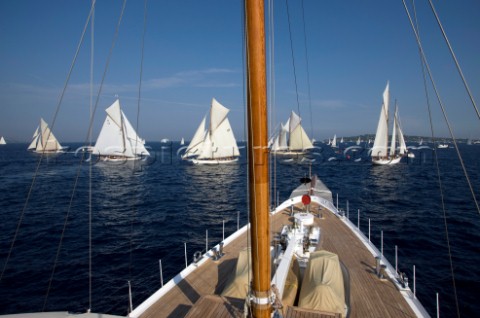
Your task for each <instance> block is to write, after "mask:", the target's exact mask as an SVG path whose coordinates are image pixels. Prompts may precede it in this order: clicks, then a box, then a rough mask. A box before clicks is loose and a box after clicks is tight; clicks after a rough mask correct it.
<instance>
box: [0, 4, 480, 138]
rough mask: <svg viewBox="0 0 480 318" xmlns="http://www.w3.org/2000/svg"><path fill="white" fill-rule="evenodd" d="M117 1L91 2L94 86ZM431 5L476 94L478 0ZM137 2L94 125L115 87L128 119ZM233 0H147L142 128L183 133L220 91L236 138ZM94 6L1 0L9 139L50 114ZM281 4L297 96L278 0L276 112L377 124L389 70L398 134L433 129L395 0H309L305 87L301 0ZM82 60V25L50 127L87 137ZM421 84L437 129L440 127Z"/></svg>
mask: <svg viewBox="0 0 480 318" xmlns="http://www.w3.org/2000/svg"><path fill="white" fill-rule="evenodd" d="M408 2H409V3H410V1H408ZM416 2H417V11H418V17H419V23H420V30H421V35H422V38H423V44H424V49H425V52H426V54H427V58H428V59H429V62H430V64H431V68H432V71H433V75H434V77H435V80H436V81H437V85H438V87H439V89H440V94H441V97H442V99H443V101H444V103H445V106H446V109H447V113H448V115H449V119H450V121H451V122H452V124H453V126H454V133H455V135H456V136H457V137H461V138H467V137H472V138H480V129H479V127H480V126H479V121H478V118H477V117H476V115H475V113H474V111H473V107H472V105H471V103H470V101H469V99H468V96H467V94H466V91H465V88H464V87H463V84H462V83H461V81H460V78H459V76H458V73H457V71H456V69H455V66H454V64H453V62H452V59H451V57H450V54H449V52H448V50H447V47H446V45H445V42H444V40H443V38H442V37H441V34H440V32H439V29H438V26H437V25H436V22H435V20H434V17H433V14H432V12H431V10H430V8H429V6H428V3H427V2H426V1H416ZM121 5H122V1H120V0H98V3H97V6H96V11H95V53H94V65H95V67H94V84H95V90H94V91H95V92H98V85H99V83H100V80H101V77H102V74H103V71H104V68H105V62H106V57H107V54H108V51H109V48H110V45H111V43H112V38H113V35H114V31H115V26H116V24H117V20H118V17H119V14H120V10H121ZM435 5H436V9H437V12H438V14H439V16H440V18H441V19H442V22H443V24H444V27H445V29H446V32H447V35H448V36H449V39H450V41H451V43H452V46H453V48H454V49H455V52H456V55H457V57H458V58H459V61H460V65H461V66H462V69H463V71H464V74H465V77H466V78H467V80H468V81H469V85H470V88H471V90H472V92H473V95H474V97H475V98H477V99H480V40H479V39H480V3H479V2H478V1H475V0H462V1H435ZM143 7H144V2H143V1H129V2H128V3H127V6H126V10H125V14H124V17H123V21H122V25H121V26H120V31H119V37H118V41H117V43H116V46H115V48H114V51H113V56H112V59H111V62H110V66H109V70H108V73H107V76H106V79H105V83H104V87H103V92H102V95H101V97H100V100H99V104H98V109H97V111H96V114H95V120H94V133H93V138H94V139H95V138H96V137H97V135H98V133H99V130H100V127H101V124H102V123H103V121H104V118H105V112H104V109H105V108H107V107H108V106H109V105H110V104H111V103H113V101H114V100H115V95H118V96H119V97H120V102H121V104H122V107H123V110H124V112H125V113H126V115H127V117H128V118H129V119H130V121H131V122H132V124H133V125H134V126H135V125H136V116H137V105H138V86H139V78H140V61H141V39H142V32H143V31H142V30H143V15H144V12H143ZM241 8H242V4H241V2H240V1H239V0H215V1H214V0H206V1H198V0H184V1H174V0H169V1H164V0H149V1H148V12H147V30H146V36H145V47H144V68H143V77H142V92H141V96H142V98H141V101H140V120H139V123H140V126H139V129H138V130H139V135H140V136H142V137H143V138H146V139H147V141H159V140H161V139H163V138H169V139H172V140H179V139H180V138H181V137H185V139H187V140H189V139H190V138H191V137H192V135H193V133H194V132H195V129H196V128H197V126H198V124H199V123H200V120H201V118H202V117H203V116H204V115H205V114H206V113H207V111H208V109H209V106H210V101H211V99H212V97H215V98H216V99H217V100H218V101H220V102H221V103H222V104H223V105H225V106H226V107H228V108H230V109H231V112H230V115H229V118H230V121H231V123H232V126H233V129H234V132H235V135H236V137H237V139H238V140H242V139H243V138H244V132H243V131H244V129H243V126H244V109H245V108H244V97H243V96H244V93H243V91H244V87H243V78H244V75H243V68H244V66H243V62H242V58H243V57H242V25H241V23H242V16H241V11H242V10H241ZM89 9H90V1H86V0H68V1H67V0H63V1H60V0H48V1H36V0H2V1H0V43H1V44H0V45H1V49H0V105H1V106H0V107H1V108H0V110H1V111H0V135H4V136H5V137H6V139H7V141H8V140H10V141H18V142H27V141H29V140H30V138H31V135H32V134H33V131H34V129H35V128H36V126H37V125H38V122H39V119H40V117H43V118H44V119H45V120H46V121H47V122H48V123H51V122H52V119H53V116H54V112H55V109H56V105H57V104H58V101H59V97H60V94H61V92H62V88H63V86H64V83H65V80H66V77H67V73H68V70H69V67H70V64H71V61H72V59H73V56H74V53H75V49H76V47H77V45H78V42H79V39H80V35H81V32H82V30H83V27H84V24H85V21H86V19H87V16H88V12H89ZM289 9H290V20H291V28H292V33H293V38H292V42H293V52H294V56H295V67H296V74H297V84H298V100H299V105H297V95H296V90H295V79H294V76H293V73H294V72H293V66H292V65H293V63H292V56H291V46H290V37H289V31H288V20H287V14H286V5H285V1H283V0H281V1H274V12H275V15H274V19H275V31H274V42H275V51H274V54H275V59H274V74H275V77H274V78H275V98H274V99H271V101H272V102H273V101H274V102H275V107H274V111H273V112H272V113H271V119H272V121H273V122H274V123H275V122H278V121H285V120H286V118H287V117H288V115H289V113H290V111H291V110H292V109H293V110H295V111H297V112H298V110H299V111H300V114H301V116H302V118H303V123H304V126H305V128H306V131H307V132H308V133H311V132H312V131H313V137H314V138H316V139H317V140H318V139H324V138H328V137H331V136H333V134H337V136H350V135H356V134H364V133H374V132H375V130H376V125H377V121H378V116H379V112H380V107H381V102H382V93H383V90H384V88H385V85H386V82H387V80H388V81H390V88H391V91H390V92H391V98H392V103H393V101H394V100H395V99H396V100H397V102H398V106H399V109H400V116H401V120H402V125H403V129H404V132H405V134H406V135H426V136H428V135H429V134H430V128H429V126H428V125H429V123H428V115H427V111H426V102H425V93H424V87H423V79H422V74H421V68H420V60H419V55H418V50H417V47H416V43H415V40H414V36H413V32H412V30H411V27H410V25H409V22H408V20H407V17H406V14H405V11H404V8H403V4H402V2H401V1H400V0H397V1H393V0H391V1H385V0H383V1H382V0H368V1H335V0H329V1H326V0H325V1H319V0H304V9H305V23H306V39H307V46H306V47H307V49H308V65H309V67H308V74H309V77H310V99H309V98H308V84H307V78H308V76H307V63H306V59H305V41H304V34H303V24H302V20H301V16H302V11H301V2H300V1H292V0H290V1H289ZM89 32H90V31H89ZM89 65H90V35H89V33H88V36H87V38H86V39H85V42H84V44H83V46H82V48H81V50H80V54H79V56H78V61H77V63H76V65H75V68H74V70H73V73H72V77H71V79H70V82H69V85H68V87H67V90H66V93H65V97H64V100H63V102H62V105H61V108H60V111H59V113H58V117H57V120H56V122H55V126H54V128H53V131H54V133H55V135H56V136H57V138H58V139H59V140H60V141H61V142H62V141H83V140H85V137H86V132H87V128H88V119H89V107H90V102H89V101H90V89H89V87H90V66H89ZM429 93H430V97H431V102H432V107H433V118H434V123H435V127H434V128H435V131H436V134H437V135H439V136H448V131H447V129H446V126H445V124H444V121H443V118H442V115H441V114H440V111H439V106H438V103H437V102H436V99H435V98H434V95H433V92H432V91H431V89H430V91H429ZM309 105H311V108H310V106H309ZM310 114H311V118H310ZM312 123H313V127H312Z"/></svg>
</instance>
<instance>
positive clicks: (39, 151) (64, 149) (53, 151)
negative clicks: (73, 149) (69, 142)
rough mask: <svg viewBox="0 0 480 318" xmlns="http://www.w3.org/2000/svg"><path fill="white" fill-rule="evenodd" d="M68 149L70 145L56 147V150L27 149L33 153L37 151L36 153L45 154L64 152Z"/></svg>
mask: <svg viewBox="0 0 480 318" xmlns="http://www.w3.org/2000/svg"><path fill="white" fill-rule="evenodd" d="M68 149H70V147H62V148H60V149H56V150H35V149H32V150H29V151H31V152H33V153H37V154H42V153H44V154H46V155H53V154H60V153H65V152H67V151H68Z"/></svg>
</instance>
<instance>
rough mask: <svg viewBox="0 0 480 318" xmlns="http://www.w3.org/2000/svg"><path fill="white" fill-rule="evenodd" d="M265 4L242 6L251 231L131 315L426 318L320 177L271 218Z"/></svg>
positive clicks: (305, 181) (201, 259) (204, 257)
mask: <svg viewBox="0 0 480 318" xmlns="http://www.w3.org/2000/svg"><path fill="white" fill-rule="evenodd" d="M263 3H264V1H263V0H246V20H247V22H246V25H247V28H248V32H245V33H246V35H247V42H248V45H247V48H248V49H247V51H248V54H247V65H248V72H249V73H248V77H247V78H248V79H249V80H248V94H247V95H248V96H249V98H248V101H249V106H248V115H249V116H248V127H251V130H249V135H248V138H249V142H248V146H249V152H248V154H249V161H248V163H249V188H248V189H249V200H248V201H249V204H250V224H249V225H247V226H245V227H244V228H242V229H241V230H239V231H238V232H235V233H234V234H233V235H232V236H230V237H228V238H226V239H225V240H223V241H222V242H221V243H220V244H218V245H216V246H215V247H214V248H213V249H211V250H208V251H207V250H206V251H205V253H204V254H201V255H198V257H197V258H196V259H195V261H194V263H191V264H190V265H188V266H186V268H185V270H183V271H181V272H180V273H179V274H178V275H177V276H175V277H174V278H173V279H172V280H170V281H169V282H168V283H167V284H166V285H164V286H163V287H162V288H161V289H159V290H158V291H157V292H156V293H154V294H153V295H152V296H151V297H149V298H148V299H147V300H146V301H145V302H143V303H142V304H141V305H140V306H138V307H137V308H136V309H135V310H133V311H132V312H130V313H129V317H155V316H160V317H165V316H168V317H184V316H186V317H224V316H228V317H232V316H243V315H246V314H248V313H251V314H252V315H253V316H254V317H271V314H272V312H275V314H277V317H278V316H279V315H280V314H282V316H285V317H299V316H310V317H312V316H313V317H345V316H346V317H348V316H349V315H350V314H351V313H353V314H356V315H357V316H362V315H363V316H375V317H398V316H405V317H413V316H420V317H428V314H427V313H426V311H425V309H424V308H423V306H422V305H421V303H420V302H419V300H418V299H417V298H416V296H415V295H414V294H413V293H412V291H411V289H410V288H409V286H408V281H407V280H406V279H405V276H403V275H399V273H398V271H396V269H395V268H394V267H393V266H392V265H391V264H390V263H389V262H388V261H387V260H386V258H385V257H384V255H383V251H382V252H381V251H380V250H379V249H377V248H376V247H375V246H374V245H373V244H372V242H370V239H369V238H367V237H365V235H364V234H363V233H362V232H361V231H360V229H359V228H358V227H356V226H355V225H354V224H353V223H352V222H351V221H350V220H349V219H348V217H346V216H345V212H344V211H341V210H340V209H339V208H338V202H337V205H336V206H335V205H334V203H333V198H332V192H331V191H330V190H329V189H328V188H327V187H326V186H325V185H324V184H323V183H322V182H321V181H320V180H319V179H318V178H317V177H315V176H309V177H304V178H301V179H300V182H299V185H298V187H295V189H294V190H293V191H292V192H291V195H290V197H289V198H288V199H287V200H285V201H284V202H283V203H282V204H280V205H279V206H278V207H277V208H275V209H274V210H273V211H270V209H269V176H268V171H269V166H268V147H267V126H268V125H267V118H266V114H267V111H266V109H267V107H266V93H265V91H266V87H265V86H266V85H265V82H264V80H265V78H266V76H265V65H264V62H265V56H264V55H263V54H264V53H265V49H264V46H265V44H264V30H263V24H264V22H263V20H262V19H263V17H264V16H265V13H264V12H263ZM262 63H263V65H262ZM262 79H263V82H262ZM202 131H203V130H202ZM337 201H338V200H337ZM292 221H293V223H292ZM246 237H249V238H246ZM250 242H251V243H250ZM243 243H244V244H245V245H244V246H242V244H243ZM249 243H250V244H249ZM247 244H249V245H247ZM242 247H244V249H243V250H241V251H239V248H242ZM294 256H295V257H294ZM250 263H251V266H250V265H249V264H250ZM232 264H235V266H232ZM272 264H273V265H272ZM232 267H233V268H232ZM300 268H301V269H302V270H299V269H300ZM232 269H233V270H232ZM302 272H303V274H302ZM250 277H251V278H252V280H250ZM228 278H231V279H232V280H231V282H230V281H229V279H228ZM237 278H238V280H237ZM245 278H246V279H245ZM300 281H301V282H302V283H301V287H300V283H299V282H300ZM317 283H319V284H317ZM242 289H243V290H242ZM239 295H241V296H244V297H239ZM297 295H298V299H299V300H298V301H296V298H297ZM130 302H131V300H130ZM40 315H42V316H46V315H48V314H45V313H44V314H40ZM40 315H39V316H40ZM67 315H68V314H66V313H65V314H61V313H59V314H56V315H55V316H56V317H63V316H65V317H66V316H67ZM51 316H52V315H51ZM82 316H85V317H87V316H88V317H93V316H94V315H93V314H84V315H82ZM96 316H97V317H98V316H100V315H96Z"/></svg>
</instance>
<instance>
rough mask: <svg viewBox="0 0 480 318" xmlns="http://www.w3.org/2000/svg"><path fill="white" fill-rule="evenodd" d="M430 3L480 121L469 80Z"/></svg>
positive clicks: (430, 1)
mask: <svg viewBox="0 0 480 318" xmlns="http://www.w3.org/2000/svg"><path fill="white" fill-rule="evenodd" d="M428 2H429V3H430V7H431V8H432V12H433V14H434V15H435V19H436V20H437V23H438V26H439V27H440V30H441V31H442V35H443V38H444V39H445V42H446V43H447V46H448V49H449V51H450V54H452V58H453V60H454V61H455V66H456V67H457V71H458V73H459V74H460V77H461V78H462V82H463V85H464V86H465V89H466V90H467V93H468V96H469V97H470V101H471V102H472V106H473V108H474V109H475V113H476V114H477V117H478V118H479V119H480V112H479V111H478V108H477V104H476V103H475V99H474V98H473V95H472V92H471V91H470V87H469V86H468V83H467V80H466V79H465V76H464V75H463V72H462V68H461V67H460V64H459V63H458V60H457V57H456V55H455V53H454V52H453V48H452V45H451V44H450V41H449V40H448V37H447V34H446V33H445V30H444V28H443V25H442V23H441V22H440V18H439V17H438V14H437V11H436V10H435V7H434V6H433V3H432V0H428Z"/></svg>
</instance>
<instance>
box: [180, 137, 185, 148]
mask: <svg viewBox="0 0 480 318" xmlns="http://www.w3.org/2000/svg"><path fill="white" fill-rule="evenodd" d="M180 145H181V146H183V145H185V139H183V137H182V140H180Z"/></svg>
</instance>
